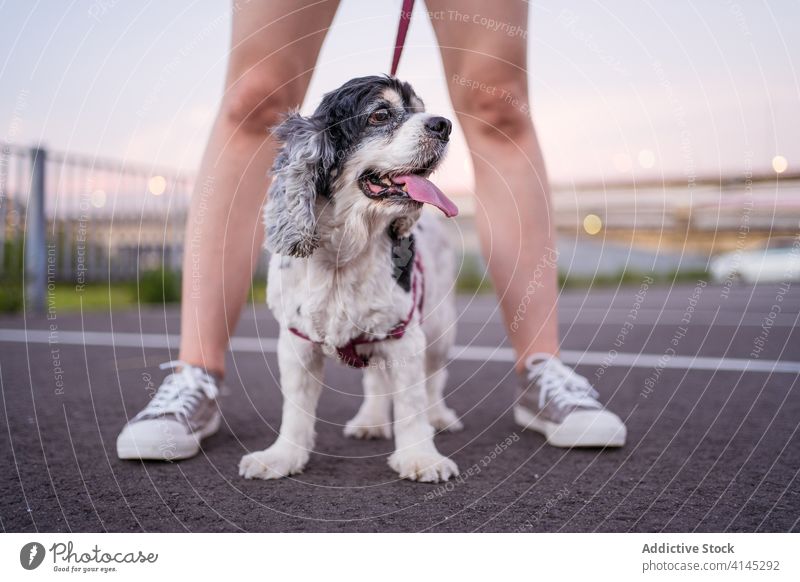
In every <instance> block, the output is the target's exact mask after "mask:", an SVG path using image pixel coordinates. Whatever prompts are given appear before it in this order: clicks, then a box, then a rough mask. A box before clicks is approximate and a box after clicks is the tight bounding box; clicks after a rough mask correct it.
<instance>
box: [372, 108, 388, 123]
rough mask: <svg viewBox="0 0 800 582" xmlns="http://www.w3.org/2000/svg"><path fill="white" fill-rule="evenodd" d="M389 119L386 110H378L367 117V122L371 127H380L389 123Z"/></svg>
mask: <svg viewBox="0 0 800 582" xmlns="http://www.w3.org/2000/svg"><path fill="white" fill-rule="evenodd" d="M389 117H391V116H390V114H389V110H388V109H378V110H376V111H373V112H372V114H371V115H370V116H369V122H370V123H371V124H372V125H380V124H382V123H386V122H387V121H389Z"/></svg>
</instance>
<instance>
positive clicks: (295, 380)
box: [239, 330, 323, 479]
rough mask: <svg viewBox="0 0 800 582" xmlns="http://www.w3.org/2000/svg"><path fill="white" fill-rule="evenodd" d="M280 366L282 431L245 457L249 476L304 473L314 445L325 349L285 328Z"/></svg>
mask: <svg viewBox="0 0 800 582" xmlns="http://www.w3.org/2000/svg"><path fill="white" fill-rule="evenodd" d="M278 366H279V368H280V373H281V392H282V393H283V416H282V419H281V430H280V433H279V434H278V440H276V441H275V443H274V444H273V445H272V446H271V447H269V448H267V449H265V450H263V451H258V452H255V453H250V454H249V455H245V456H244V457H242V460H241V462H240V463H239V474H240V475H241V476H242V477H245V478H247V479H279V478H280V477H286V476H288V475H294V474H295V473H300V472H302V471H303V469H304V468H305V466H306V463H308V457H309V455H310V454H311V449H313V447H314V424H315V422H316V411H317V402H318V401H319V395H320V392H321V391H322V367H323V356H322V352H321V350H320V349H319V347H318V346H316V345H314V344H313V343H311V342H309V341H306V340H304V339H301V338H298V337H296V336H295V335H293V334H292V333H290V332H288V331H287V330H281V334H280V338H279V339H278Z"/></svg>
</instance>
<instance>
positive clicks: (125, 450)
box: [117, 360, 220, 461]
mask: <svg viewBox="0 0 800 582" xmlns="http://www.w3.org/2000/svg"><path fill="white" fill-rule="evenodd" d="M167 368H169V369H172V370H174V371H173V372H172V373H171V374H170V375H169V376H167V377H166V378H165V379H164V381H163V382H162V384H161V386H160V387H159V388H158V391H157V392H156V393H155V395H154V396H153V399H152V400H151V401H150V403H149V404H148V405H147V406H146V407H145V408H144V410H142V411H141V412H140V413H139V414H137V415H136V416H135V417H133V418H132V419H131V420H129V421H128V423H127V424H126V425H125V427H124V428H123V429H122V432H120V433H119V436H118V437H117V456H118V457H119V458H120V459H150V460H159V461H173V460H178V459H186V458H189V457H193V456H194V455H196V454H197V453H199V452H200V441H202V440H203V439H204V438H206V437H207V436H211V435H212V434H214V433H215V432H217V430H218V429H219V424H220V412H219V406H218V405H217V394H219V388H218V387H217V381H216V380H215V379H214V377H213V376H212V375H211V374H209V373H208V372H206V371H205V370H204V369H203V368H198V367H196V366H190V365H189V364H186V363H184V362H181V361H177V360H176V361H172V362H167V363H166V364H162V365H161V369H162V370H164V369H167Z"/></svg>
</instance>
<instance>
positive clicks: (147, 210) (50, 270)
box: [0, 144, 800, 310]
mask: <svg viewBox="0 0 800 582" xmlns="http://www.w3.org/2000/svg"><path fill="white" fill-rule="evenodd" d="M193 180H194V178H193V177H192V176H188V175H184V174H181V173H178V172H175V171H174V170H167V169H164V168H154V167H151V166H144V165H137V164H130V163H126V162H122V161H119V160H112V159H103V158H95V157H88V156H81V155H75V154H71V153H63V152H57V151H49V150H46V149H43V148H24V147H20V146H18V145H13V144H0V280H1V279H3V276H4V275H7V274H8V271H9V269H12V268H17V267H19V266H21V265H15V263H14V261H12V260H11V259H12V258H13V257H9V256H7V255H9V254H10V253H15V254H17V255H18V254H19V249H21V248H22V240H23V237H24V240H25V245H24V248H25V258H24V261H20V263H24V267H25V271H26V274H25V283H26V286H27V289H26V291H27V297H28V302H29V303H28V304H29V307H30V308H33V309H38V310H42V309H43V307H44V296H45V290H46V288H47V286H48V285H50V284H52V283H55V282H65V281H68V282H72V283H75V284H78V285H80V284H83V283H89V282H112V281H113V282H119V281H123V282H124V281H134V280H137V279H138V278H139V275H140V274H141V273H142V272H143V271H148V270H151V269H156V268H161V267H164V268H166V269H170V270H176V271H178V270H180V265H181V259H182V255H183V232H184V225H185V222H186V214H187V210H188V203H189V198H190V195H191V192H192V188H193ZM692 186H693V187H692V188H687V182H686V180H685V179H683V180H677V179H676V180H673V181H672V182H670V181H668V180H663V179H662V180H653V181H650V182H642V181H639V182H632V183H618V184H610V183H598V184H583V185H580V184H579V185H575V184H573V185H570V186H563V187H559V186H558V185H555V186H554V188H553V189H554V193H555V197H554V198H555V200H554V201H555V204H554V207H555V218H556V224H557V225H558V228H559V230H561V231H570V230H572V231H573V232H574V231H575V230H576V229H577V230H578V231H580V226H579V225H580V221H581V220H582V217H583V216H585V215H587V214H589V213H594V214H596V215H599V216H600V217H602V224H603V235H604V240H605V237H606V236H608V237H611V238H612V239H613V237H614V236H615V233H616V234H617V235H618V236H619V238H620V239H622V240H624V241H625V243H626V244H628V245H630V244H631V241H632V239H631V236H632V233H635V234H636V236H637V240H638V241H639V242H637V243H636V244H640V245H648V244H650V245H651V246H653V245H654V248H657V249H659V251H660V249H663V248H665V244H667V243H668V242H669V240H668V239H669V238H670V236H671V237H672V238H673V239H674V241H673V242H674V244H675V247H676V248H677V249H679V250H680V251H681V252H684V251H685V250H686V248H687V242H688V241H689V239H691V240H692V241H696V242H697V243H698V244H703V245H706V246H708V245H713V246H714V249H717V247H719V246H720V241H722V242H723V243H724V242H725V240H726V233H727V234H728V235H729V236H728V237H727V238H728V239H730V240H738V237H739V234H740V231H741V229H742V221H743V219H744V218H746V219H747V228H748V232H752V231H755V230H760V231H761V232H762V234H763V236H766V237H769V236H776V235H792V236H794V235H795V234H796V232H797V224H798V222H797V221H798V219H800V204H799V203H798V199H799V198H798V196H799V195H800V175H798V174H793V175H782V176H780V177H779V176H777V175H775V174H772V175H767V174H764V175H762V176H745V177H738V178H726V179H724V180H723V179H722V177H718V176H714V177H710V178H708V179H706V180H699V179H698V180H695V181H694V182H693V184H692ZM618 194H619V195H618ZM754 202H755V204H754ZM576 219H578V220H576ZM460 227H461V230H460V231H459V237H461V238H460V240H461V242H462V244H464V249H462V250H464V252H465V253H467V254H469V252H470V248H469V247H468V245H466V244H465V243H464V235H465V233H467V236H466V240H468V239H470V236H469V233H470V232H471V224H460ZM654 237H655V238H654ZM472 238H475V237H474V236H473V237H472ZM639 239H641V240H639ZM650 239H652V240H650ZM706 239H708V240H706ZM709 241H710V242H709ZM474 246H475V248H476V249H477V243H475V245H474ZM709 248H711V247H709ZM717 250H724V248H721V249H717ZM476 252H477V251H476ZM706 254H707V253H706ZM265 271H266V257H264V258H263V259H262V261H261V262H260V263H259V266H258V271H257V276H259V277H263V276H265ZM6 279H7V277H6Z"/></svg>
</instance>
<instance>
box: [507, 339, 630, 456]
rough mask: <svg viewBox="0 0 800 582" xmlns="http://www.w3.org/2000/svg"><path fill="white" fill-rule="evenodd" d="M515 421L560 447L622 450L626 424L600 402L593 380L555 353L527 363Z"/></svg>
mask: <svg viewBox="0 0 800 582" xmlns="http://www.w3.org/2000/svg"><path fill="white" fill-rule="evenodd" d="M525 368H526V374H525V377H524V378H523V382H522V388H521V391H520V396H519V399H518V401H517V405H516V406H515V407H514V420H515V421H516V422H517V424H519V425H521V426H522V427H523V428H526V429H531V430H535V431H536V432H539V433H541V434H543V435H544V436H545V437H546V438H547V442H548V443H550V444H551V445H553V446H556V447H621V446H623V445H624V444H625V438H626V436H627V430H626V429H625V424H624V423H623V422H622V420H620V418H619V417H618V416H617V415H616V414H614V413H613V412H609V411H608V410H606V409H605V408H603V405H602V404H600V402H598V401H597V397H598V396H599V394H598V393H597V392H596V391H595V389H594V388H592V385H591V384H589V381H588V380H587V379H586V378H584V377H583V376H581V375H580V374H578V373H576V372H575V371H574V370H572V369H571V368H568V367H567V366H565V365H564V364H563V363H562V362H561V360H559V359H558V358H557V357H556V356H553V355H551V354H534V355H532V356H530V357H528V359H527V360H526V361H525Z"/></svg>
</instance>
